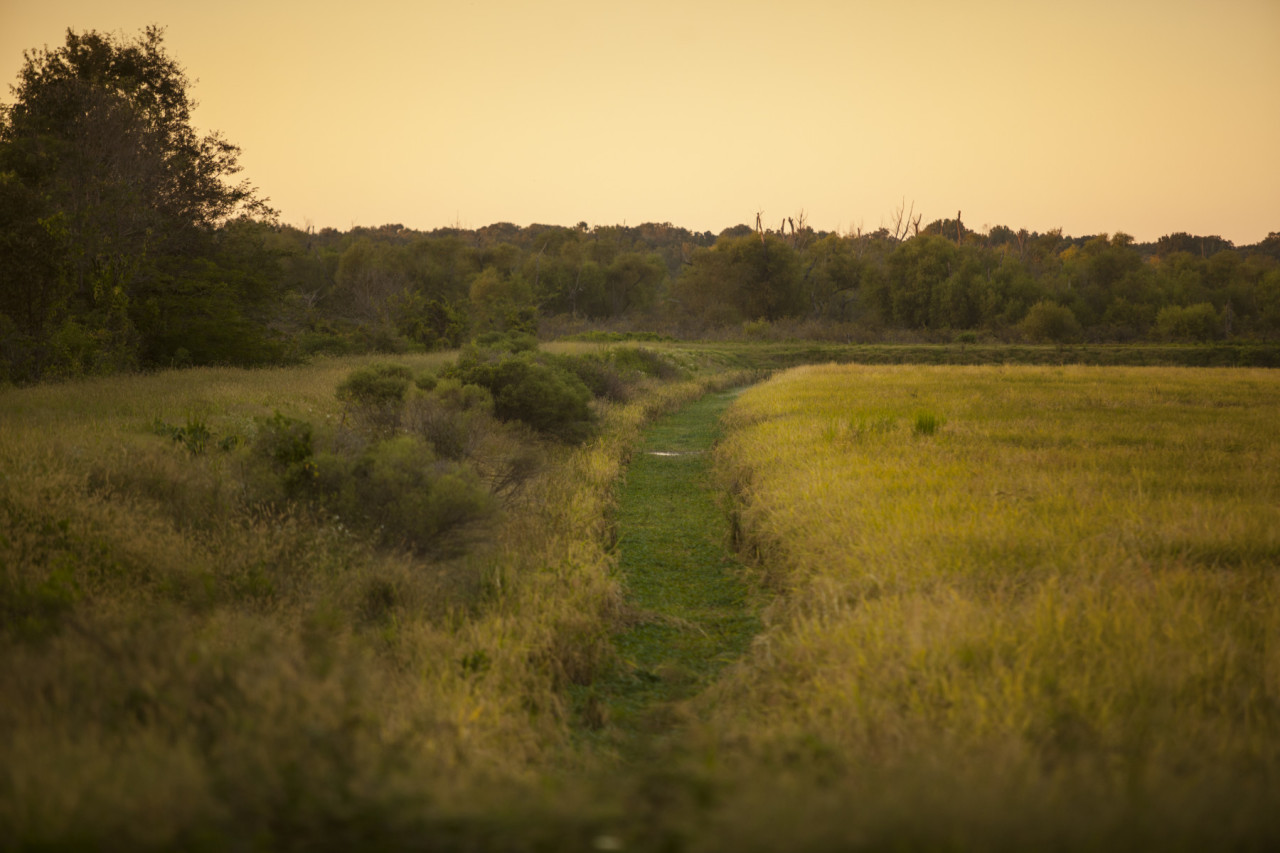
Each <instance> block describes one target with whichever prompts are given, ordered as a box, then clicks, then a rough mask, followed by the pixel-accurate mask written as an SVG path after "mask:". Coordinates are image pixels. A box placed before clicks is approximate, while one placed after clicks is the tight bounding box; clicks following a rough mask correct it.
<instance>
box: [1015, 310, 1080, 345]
mask: <svg viewBox="0 0 1280 853" xmlns="http://www.w3.org/2000/svg"><path fill="white" fill-rule="evenodd" d="M1022 332H1023V334H1025V335H1026V336H1027V337H1028V338H1030V339H1031V340H1033V341H1040V342H1043V343H1057V344H1065V343H1070V342H1072V341H1077V340H1079V339H1080V336H1081V328H1080V323H1079V321H1077V320H1076V315H1075V314H1074V313H1072V311H1071V309H1070V308H1068V307H1067V306H1065V305H1058V304H1056V303H1053V302H1049V301H1040V302H1037V303H1036V304H1035V305H1032V306H1031V310H1029V311H1028V312H1027V316H1026V317H1024V318H1023V319H1022Z"/></svg>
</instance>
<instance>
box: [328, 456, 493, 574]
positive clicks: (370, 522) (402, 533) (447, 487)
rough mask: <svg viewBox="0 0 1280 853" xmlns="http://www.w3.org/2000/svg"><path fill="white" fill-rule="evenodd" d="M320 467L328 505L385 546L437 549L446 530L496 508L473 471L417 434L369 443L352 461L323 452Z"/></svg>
mask: <svg viewBox="0 0 1280 853" xmlns="http://www.w3.org/2000/svg"><path fill="white" fill-rule="evenodd" d="M317 468H318V474H317V482H318V484H319V487H320V490H321V491H322V492H323V493H324V499H325V502H326V504H327V506H328V508H329V509H330V510H331V511H333V512H334V513H336V514H337V515H338V517H339V518H341V519H343V520H344V521H345V522H347V523H349V524H351V525H353V526H357V527H360V528H363V529H366V530H368V531H371V532H372V533H373V534H374V535H375V536H377V538H378V539H379V540H381V541H382V542H383V543H384V544H387V545H392V546H397V547H408V548H411V549H413V550H416V551H427V550H431V549H434V548H438V547H439V546H440V545H441V543H442V542H444V541H446V539H447V536H446V534H449V533H452V532H455V531H456V529H457V528H458V527H460V526H461V525H464V524H467V523H469V522H473V521H477V520H481V519H484V518H487V517H489V516H490V515H491V514H492V513H493V511H494V508H495V502H494V500H493V498H492V496H491V495H490V494H489V492H488V490H487V489H485V488H484V486H483V484H482V483H481V482H480V481H479V478H478V477H477V476H476V475H475V473H474V472H472V471H471V470H469V469H467V468H464V467H462V466H460V465H457V464H455V463H453V462H446V461H443V460H440V459H438V458H437V457H436V455H435V453H433V452H432V450H431V448H430V447H429V446H427V444H426V443H424V442H423V441H421V440H419V439H417V438H415V437H413V436H407V435H401V436H396V437H395V438H391V439H388V440H386V441H382V442H378V443H375V444H371V445H369V446H368V447H367V448H365V450H364V452H363V453H362V454H361V455H360V456H359V457H358V458H356V459H354V460H352V459H348V458H345V457H342V456H338V455H335V454H324V455H322V456H321V457H320V458H319V459H318V460H317Z"/></svg>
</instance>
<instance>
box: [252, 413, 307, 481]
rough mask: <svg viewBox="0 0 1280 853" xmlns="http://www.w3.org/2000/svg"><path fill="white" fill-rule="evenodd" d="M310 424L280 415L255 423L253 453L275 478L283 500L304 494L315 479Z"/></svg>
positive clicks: (276, 414) (261, 419)
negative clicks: (256, 432)
mask: <svg viewBox="0 0 1280 853" xmlns="http://www.w3.org/2000/svg"><path fill="white" fill-rule="evenodd" d="M313 452H314V448H313V446H312V432H311V424H309V423H307V422H306V421H300V420H296V419H294V418H289V417H285V416H284V415H282V414H280V413H279V412H276V413H275V416H274V417H271V418H260V419H259V420H258V434H257V436H256V437H255V438H254V442H253V453H254V455H255V456H257V457H258V458H259V459H263V460H265V461H266V462H267V464H268V466H269V467H270V468H271V469H272V470H273V471H274V472H275V474H276V475H278V477H279V479H280V483H281V484H282V485H283V487H284V493H285V496H286V497H290V498H293V497H297V496H299V495H300V494H302V493H304V492H306V491H307V490H308V488H309V487H310V486H311V484H312V483H313V482H314V480H315V477H316V466H315V461H314V460H313V459H312V455H313Z"/></svg>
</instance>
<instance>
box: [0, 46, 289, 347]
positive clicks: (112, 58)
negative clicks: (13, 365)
mask: <svg viewBox="0 0 1280 853" xmlns="http://www.w3.org/2000/svg"><path fill="white" fill-rule="evenodd" d="M189 88H190V81H189V80H188V78H187V76H186V73H185V72H184V70H183V69H182V67H181V66H179V65H178V63H177V62H176V61H175V60H173V59H172V58H171V57H169V55H168V54H167V53H166V52H165V49H164V40H163V30H162V29H160V28H158V27H148V28H147V29H146V30H144V31H143V32H142V33H141V34H140V35H138V36H136V37H134V38H127V37H124V36H113V35H110V34H103V33H98V32H94V31H88V32H83V33H77V32H75V31H72V30H68V31H67V35H66V42H65V44H63V45H62V46H60V47H56V48H49V47H45V48H42V49H38V50H31V51H27V52H26V53H25V54H24V63H23V65H22V68H21V70H20V71H19V74H18V81H17V83H16V85H13V86H11V87H10V92H11V95H12V101H13V102H12V103H11V104H9V105H7V106H4V107H0V173H8V174H9V175H10V176H11V178H12V179H13V180H16V181H17V182H19V183H21V185H22V186H23V187H25V188H26V190H27V191H28V192H29V193H30V194H31V195H32V197H33V199H38V200H39V204H35V203H34V202H33V204H32V207H33V209H36V208H39V209H41V210H42V212H43V215H42V216H41V217H40V219H38V220H37V223H36V224H37V225H39V226H40V227H45V228H46V229H48V228H50V227H51V224H54V223H56V228H57V231H58V235H57V236H58V237H59V239H60V240H61V244H62V247H63V250H62V252H61V256H60V259H59V260H60V265H61V268H62V275H63V276H64V277H65V279H66V281H67V283H68V284H67V290H68V291H69V295H70V297H71V299H70V304H69V306H68V310H69V312H70V314H71V316H72V317H74V318H76V319H77V320H78V321H80V322H81V323H82V324H83V325H85V326H86V327H88V328H90V329H97V330H100V331H103V330H114V332H115V333H117V334H116V335H115V345H117V346H134V347H136V345H137V343H136V338H137V334H136V330H135V329H133V326H134V325H135V323H134V321H135V320H136V319H137V318H136V317H134V316H132V314H133V311H132V308H133V303H135V302H136V301H137V296H138V294H139V293H140V292H141V291H145V290H146V289H147V288H149V287H154V286H155V285H156V283H157V282H161V281H163V280H165V279H166V278H171V277H172V276H173V275H174V274H175V272H176V271H177V270H178V268H180V267H181V266H182V265H183V264H184V263H187V262H190V261H191V260H193V259H195V258H197V257H200V256H202V255H204V254H206V253H207V251H208V244H209V240H210V238H211V235H212V233H213V231H214V230H215V229H216V228H217V227H218V226H220V225H222V224H224V223H226V222H227V221H229V220H230V219H232V218H235V217H237V216H242V215H270V214H271V211H270V210H269V208H268V207H267V206H266V204H265V202H264V201H263V200H261V199H259V198H258V196H257V194H256V191H255V190H254V188H253V187H251V186H250V185H249V184H248V183H247V182H245V181H238V182H236V181H233V180H231V178H232V176H234V175H235V174H236V173H237V172H239V171H240V167H239V164H238V157H239V154H240V149H239V148H237V147H236V146H235V145H232V144H231V143H230V142H227V141H226V140H225V139H223V138H222V136H221V135H219V134H218V133H216V132H215V133H208V134H203V135H202V134H200V133H198V132H197V131H196V130H195V128H193V127H192V124H191V110H192V108H193V106H194V103H193V101H192V100H191V98H190V95H189V91H188V90H189ZM41 223H45V224H41ZM20 227H21V228H24V229H27V230H28V231H29V230H30V229H31V227H32V223H22V224H21V225H20ZM4 245H5V244H4V243H3V241H0V250H3V247H4ZM12 267H13V264H11V263H7V262H6V263H0V270H3V269H6V268H12ZM18 286H19V284H18V282H16V281H13V280H11V279H9V278H8V277H7V276H6V279H5V280H3V281H0V288H3V289H4V290H5V291H10V290H13V289H15V288H17V287H18ZM26 286H28V287H29V286H30V285H29V284H28V285H26ZM46 302H48V304H55V303H57V302H58V300H46ZM55 319H56V318H52V317H49V318H45V320H46V321H47V322H53V321H55ZM131 340H132V341H133V343H132V344H130V343H128V342H129V341H131Z"/></svg>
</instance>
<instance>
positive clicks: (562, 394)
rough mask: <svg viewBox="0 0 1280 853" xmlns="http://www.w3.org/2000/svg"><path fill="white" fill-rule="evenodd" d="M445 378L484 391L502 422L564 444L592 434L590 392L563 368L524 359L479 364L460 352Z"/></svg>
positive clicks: (524, 357)
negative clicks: (513, 422)
mask: <svg viewBox="0 0 1280 853" xmlns="http://www.w3.org/2000/svg"><path fill="white" fill-rule="evenodd" d="M450 374H451V378H455V379H458V380H459V381H460V382H462V383H463V384H471V385H480V386H482V387H484V388H487V389H488V390H489V393H491V394H492V395H493V411H494V414H495V415H496V416H497V417H498V418H500V419H501V420H504V421H505V420H518V421H521V422H523V423H526V424H528V425H529V426H531V427H533V428H534V429H535V430H537V431H539V432H541V433H544V434H546V435H550V436H554V437H555V438H558V439H560V440H562V441H568V442H575V441H581V440H583V439H585V438H586V437H587V435H588V434H589V433H590V431H591V426H592V423H593V421H594V418H593V416H592V413H591V407H590V402H591V391H590V389H588V388H587V386H586V385H585V384H583V382H582V380H581V379H579V378H578V377H577V376H575V375H573V374H572V373H570V372H568V371H567V370H565V369H563V368H560V367H554V366H551V365H546V364H540V363H538V362H536V361H534V360H533V359H532V358H530V357H529V356H528V355H527V354H525V355H518V356H507V357H503V358H500V359H498V360H496V361H481V360H479V358H478V357H476V355H475V354H474V353H464V355H463V356H462V357H460V358H459V359H458V363H457V364H455V365H454V366H453V367H452V368H450Z"/></svg>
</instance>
